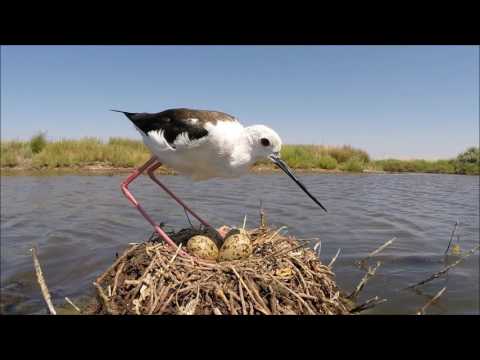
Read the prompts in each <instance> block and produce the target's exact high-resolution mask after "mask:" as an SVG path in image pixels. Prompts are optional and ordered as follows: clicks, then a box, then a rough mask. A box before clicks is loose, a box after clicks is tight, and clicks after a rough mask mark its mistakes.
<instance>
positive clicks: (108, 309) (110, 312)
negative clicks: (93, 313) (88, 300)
mask: <svg viewBox="0 0 480 360" xmlns="http://www.w3.org/2000/svg"><path fill="white" fill-rule="evenodd" d="M93 286H95V288H96V289H97V292H98V296H100V299H102V301H103V305H104V306H105V309H106V310H107V313H109V314H113V310H112V308H111V307H110V305H109V303H108V298H107V296H106V295H105V293H104V292H103V290H102V287H101V286H100V285H98V284H97V283H96V282H94V283H93Z"/></svg>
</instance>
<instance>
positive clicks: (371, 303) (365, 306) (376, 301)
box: [350, 296, 387, 314]
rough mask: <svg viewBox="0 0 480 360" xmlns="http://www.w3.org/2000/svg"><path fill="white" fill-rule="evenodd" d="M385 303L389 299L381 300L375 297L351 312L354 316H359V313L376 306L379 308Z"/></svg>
mask: <svg viewBox="0 0 480 360" xmlns="http://www.w3.org/2000/svg"><path fill="white" fill-rule="evenodd" d="M385 301H387V299H379V298H378V296H375V297H373V298H371V299H368V300H367V301H365V302H364V303H363V304H361V305H358V306H356V307H354V308H353V309H352V310H350V312H351V313H352V314H354V313H357V314H358V313H360V312H362V311H365V310H367V309H371V308H373V307H374V306H377V305H378V304H381V303H384V302H385Z"/></svg>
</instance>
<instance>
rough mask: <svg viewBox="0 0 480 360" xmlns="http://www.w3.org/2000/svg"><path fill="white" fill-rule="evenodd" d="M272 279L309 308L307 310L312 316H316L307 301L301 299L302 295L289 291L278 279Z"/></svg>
mask: <svg viewBox="0 0 480 360" xmlns="http://www.w3.org/2000/svg"><path fill="white" fill-rule="evenodd" d="M272 279H273V281H275V282H276V283H277V285H278V286H280V287H281V288H283V289H284V290H287V291H288V292H289V293H290V294H292V295H293V296H295V297H296V298H297V299H298V300H299V301H300V302H301V303H302V305H303V306H305V307H306V308H307V310H308V311H309V312H310V314H311V315H315V312H314V311H313V310H312V308H311V307H310V306H309V305H308V304H307V303H306V302H305V300H303V299H302V298H301V296H300V295H298V294H297V293H296V292H295V291H293V290H291V289H289V288H288V287H287V286H285V285H284V284H282V282H281V281H278V280H277V279H275V277H273V276H272Z"/></svg>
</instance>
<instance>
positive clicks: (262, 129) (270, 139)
mask: <svg viewBox="0 0 480 360" xmlns="http://www.w3.org/2000/svg"><path fill="white" fill-rule="evenodd" d="M245 130H246V131H247V136H248V140H249V142H250V146H251V148H250V149H251V157H252V160H254V161H255V160H259V159H269V160H271V161H272V162H273V163H274V164H275V165H277V166H278V167H279V168H280V169H281V170H282V171H283V172H285V174H287V175H288V176H289V177H290V178H291V179H292V180H293V181H295V183H297V185H298V186H299V187H300V188H301V189H302V190H303V191H304V192H305V193H306V194H307V195H308V196H309V197H310V198H311V199H312V200H313V201H315V202H316V203H317V204H318V205H319V206H320V207H321V208H322V209H323V210H325V211H327V209H325V207H324V206H323V205H322V204H321V203H320V201H318V200H317V198H316V197H315V196H313V195H312V194H311V193H310V192H309V191H308V190H307V188H306V187H305V185H303V183H302V182H301V181H300V180H299V179H298V178H297V177H296V176H295V174H294V173H293V171H292V170H291V169H290V168H289V167H288V165H287V164H286V163H285V161H283V160H282V159H280V150H282V140H281V139H280V136H278V134H277V133H276V132H275V131H273V130H272V129H270V128H269V127H267V126H265V125H253V126H249V127H247V128H245Z"/></svg>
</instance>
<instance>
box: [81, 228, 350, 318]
mask: <svg viewBox="0 0 480 360" xmlns="http://www.w3.org/2000/svg"><path fill="white" fill-rule="evenodd" d="M279 230H280V229H279ZM279 230H274V229H267V228H259V229H254V230H250V231H248V232H249V235H250V238H251V240H252V243H253V254H252V255H251V256H250V257H249V258H247V259H242V260H235V261H226V262H208V261H204V260H200V259H193V258H187V257H182V256H180V254H179V252H178V249H174V248H172V247H171V246H169V245H167V244H165V243H163V242H159V241H155V240H149V241H148V242H146V243H142V244H136V245H132V246H130V247H129V248H128V249H127V250H126V251H125V252H124V253H123V254H122V255H121V256H119V257H118V258H117V261H116V262H115V263H114V264H113V265H112V266H111V267H110V268H109V269H108V270H107V271H106V272H105V273H103V274H102V275H101V276H100V277H99V278H98V279H97V281H96V282H95V283H94V285H95V287H96V290H97V299H98V303H97V304H96V306H94V307H93V308H92V309H91V311H90V312H91V313H94V314H156V315H160V314H179V315H192V314H197V315H208V314H217V315H230V314H232V315H237V314H238V315H241V314H244V315H247V314H250V315H257V314H258V315H259V314H264V315H273V314H278V315H280V314H292V315H293V314H310V315H317V314H318V315H319V314H330V315H333V314H349V313H350V309H352V307H353V304H352V303H351V301H350V300H348V299H347V297H346V296H345V295H344V294H343V293H342V292H341V291H340V290H339V289H338V287H337V285H336V283H335V280H334V273H333V272H332V270H331V269H330V268H329V267H328V266H326V265H323V264H322V263H321V262H320V260H319V259H318V257H317V255H316V253H315V252H314V251H313V250H311V249H309V248H307V245H308V244H307V243H306V242H303V243H302V242H300V241H297V240H296V239H295V238H293V237H287V236H283V235H281V234H280V231H279ZM182 250H185V249H184V248H183V247H182Z"/></svg>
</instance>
